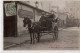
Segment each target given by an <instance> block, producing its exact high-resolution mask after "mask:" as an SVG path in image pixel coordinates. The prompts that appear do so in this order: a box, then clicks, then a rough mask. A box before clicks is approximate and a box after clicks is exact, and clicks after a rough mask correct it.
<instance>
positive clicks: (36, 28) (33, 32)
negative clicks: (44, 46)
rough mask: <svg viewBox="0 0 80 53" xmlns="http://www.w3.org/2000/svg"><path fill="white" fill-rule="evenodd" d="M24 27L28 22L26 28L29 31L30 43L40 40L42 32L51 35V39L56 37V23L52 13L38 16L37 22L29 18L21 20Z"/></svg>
mask: <svg viewBox="0 0 80 53" xmlns="http://www.w3.org/2000/svg"><path fill="white" fill-rule="evenodd" d="M23 23H24V27H25V26H26V24H28V30H29V33H30V38H31V43H35V39H36V40H37V42H39V41H40V38H41V37H42V36H43V35H42V34H43V33H46V35H52V37H53V40H57V38H58V23H57V19H54V15H53V14H52V15H48V17H42V18H40V21H39V22H33V23H32V22H31V20H30V19H29V18H26V19H24V20H23Z"/></svg>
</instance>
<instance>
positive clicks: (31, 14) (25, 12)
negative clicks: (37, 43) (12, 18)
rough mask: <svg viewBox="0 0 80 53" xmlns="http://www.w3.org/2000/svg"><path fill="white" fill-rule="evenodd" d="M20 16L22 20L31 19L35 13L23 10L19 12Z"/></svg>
mask: <svg viewBox="0 0 80 53" xmlns="http://www.w3.org/2000/svg"><path fill="white" fill-rule="evenodd" d="M18 15H19V17H20V18H23V17H25V16H27V17H29V18H30V19H32V18H33V13H32V12H31V11H27V10H23V9H19V10H18Z"/></svg>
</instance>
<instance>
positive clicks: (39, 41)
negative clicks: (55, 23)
mask: <svg viewBox="0 0 80 53" xmlns="http://www.w3.org/2000/svg"><path fill="white" fill-rule="evenodd" d="M37 35H38V41H37V42H40V33H39V32H37Z"/></svg>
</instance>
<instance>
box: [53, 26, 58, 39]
mask: <svg viewBox="0 0 80 53" xmlns="http://www.w3.org/2000/svg"><path fill="white" fill-rule="evenodd" d="M54 39H55V40H57V39H58V27H57V26H55V27H54Z"/></svg>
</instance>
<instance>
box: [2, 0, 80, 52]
mask: <svg viewBox="0 0 80 53" xmlns="http://www.w3.org/2000/svg"><path fill="white" fill-rule="evenodd" d="M3 33H4V35H3V49H4V50H9V51H10V50H80V1H76V0H75V1H67V0H64V1H63V0H53V1H38V0H37V1H3Z"/></svg>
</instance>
